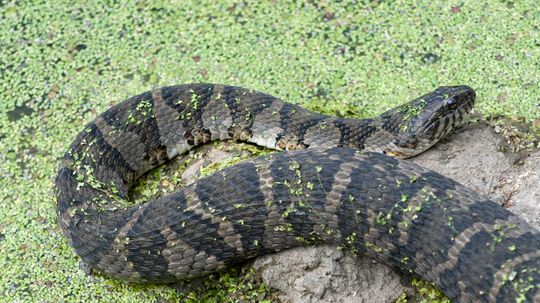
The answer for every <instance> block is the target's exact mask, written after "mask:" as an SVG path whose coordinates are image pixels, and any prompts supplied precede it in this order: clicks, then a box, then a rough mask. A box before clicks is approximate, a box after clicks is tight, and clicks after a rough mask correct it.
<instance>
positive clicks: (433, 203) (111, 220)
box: [56, 84, 540, 302]
mask: <svg viewBox="0 0 540 303" xmlns="http://www.w3.org/2000/svg"><path fill="white" fill-rule="evenodd" d="M474 99H475V93H474V91H473V90H472V89H471V88H469V87H466V86H453V87H440V88H438V89H436V90H435V91H433V92H431V93H429V94H426V95H424V96H422V97H420V98H418V99H416V100H413V101H411V102H409V103H407V104H405V105H402V106H399V107H397V108H395V109H392V110H390V111H388V112H385V113H383V114H382V115H380V116H379V117H375V118H372V119H363V120H358V119H348V118H338V117H333V116H326V115H322V114H318V113H314V112H312V111H309V110H306V109H304V108H302V107H299V106H296V105H293V104H289V103H285V102H283V101H281V100H279V99H277V98H275V97H272V96H270V95H267V94H263V93H260V92H256V91H251V90H247V89H243V88H239V87H233V86H225V85H216V84H187V85H179V86H171V87H163V88H159V89H155V90H153V91H151V92H146V93H143V94H141V95H138V96H135V97H133V98H131V99H128V100H126V101H124V102H122V103H119V104H117V105H115V106H113V107H112V108H110V109H109V110H107V111H106V112H104V113H102V114H101V115H99V116H98V117H97V118H96V119H95V120H94V121H93V122H91V123H90V124H88V125H87V126H86V127H85V129H84V130H83V131H82V132H80V133H79V134H78V135H77V137H76V139H75V140H74V142H73V143H72V145H71V146H70V148H69V150H68V152H67V153H66V154H65V156H64V157H63V159H62V163H61V166H60V169H59V171H58V175H57V177H56V190H57V214H58V223H59V225H60V227H61V228H62V231H63V233H64V235H65V236H66V237H67V238H68V239H69V242H70V245H71V246H72V247H73V248H74V249H75V251H76V252H77V254H78V255H79V256H81V258H82V259H83V261H84V262H85V263H87V264H88V265H90V267H91V268H92V269H94V270H95V271H97V272H99V273H102V274H105V275H107V276H111V277H116V278H120V279H124V280H128V281H150V282H166V281H173V280H177V279H187V278H192V277H196V276H200V275H205V274H208V273H211V272H214V271H217V270H219V269H222V268H225V267H226V266H229V265H231V264H234V263H238V262H242V261H243V260H246V259H248V258H253V257H256V256H259V255H262V254H267V253H271V252H276V251H280V250H284V249H287V248H290V247H294V246H299V245H306V244H317V243H332V244H336V245H339V246H344V247H348V248H349V249H351V250H352V251H354V252H357V253H366V254H368V255H370V256H373V257H375V258H376V259H378V260H380V261H382V262H384V263H386V264H389V265H392V266H396V267H398V268H400V269H402V270H404V271H409V272H414V273H415V274H417V275H419V276H421V277H422V278H424V279H426V280H429V281H433V282H434V283H435V285H436V286H437V287H438V288H439V289H440V290H441V291H443V293H445V294H446V295H447V296H449V297H450V298H452V299H453V300H455V301H456V302H514V301H515V302H526V301H527V302H538V301H539V300H540V291H539V287H540V286H539V284H540V234H539V233H538V231H537V230H536V229H534V228H533V227H531V226H529V225H528V224H526V223H525V222H524V221H522V220H521V219H520V218H518V217H517V216H515V215H513V214H512V213H510V212H509V211H507V210H505V209H504V208H502V207H501V206H499V205H497V204H496V203H494V202H492V201H489V200H487V199H485V198H483V197H481V196H480V195H478V194H476V193H474V192H472V191H471V190H469V189H467V188H466V187H464V186H462V185H460V184H458V183H457V182H455V181H453V180H451V179H449V178H446V177H444V176H441V175H439V174H437V173H435V172H432V171H429V170H427V169H424V168H422V167H419V166H417V165H414V164H411V163H409V162H407V161H404V160H399V159H396V158H395V157H390V156H388V155H391V156H397V157H401V158H405V157H410V156H413V155H415V154H418V153H420V152H422V151H424V150H425V149H427V148H429V147H430V146H431V145H433V144H435V143H436V142H437V141H438V140H439V139H440V138H442V137H443V136H444V135H445V134H447V133H448V132H449V131H451V130H452V129H453V128H454V126H455V125H456V124H457V123H458V122H459V121H460V120H461V119H462V118H463V117H464V116H465V115H467V114H468V112H469V111H470V109H471V108H472V106H473V104H474ZM226 139H235V140H242V141H247V142H251V143H254V144H257V145H261V146H266V147H269V148H273V149H278V150H290V151H286V152H282V153H275V154H272V155H268V156H263V157H262V158H258V159H255V160H250V161H247V162H243V163H240V164H238V165H235V166H233V167H230V168H227V169H225V170H223V171H220V172H217V173H215V174H213V175H211V176H209V177H206V178H203V179H201V180H199V181H197V182H196V183H194V184H191V185H189V186H187V187H185V188H183V189H179V190H178V191H176V192H174V193H172V194H169V195H166V196H163V197H160V198H158V199H156V200H153V201H149V202H147V203H144V204H141V205H130V204H129V202H128V190H129V188H130V187H131V186H132V185H133V183H134V181H135V180H136V179H137V178H139V177H140V176H141V175H142V174H143V173H144V172H146V171H148V170H150V169H151V168H153V167H155V166H157V165H159V164H161V163H163V162H165V161H167V160H169V159H171V158H173V157H175V156H176V155H178V154H181V153H184V152H186V151H187V150H189V149H191V148H193V147H194V146H197V145H200V144H203V143H206V142H209V141H212V140H226ZM384 154H387V155H384Z"/></svg>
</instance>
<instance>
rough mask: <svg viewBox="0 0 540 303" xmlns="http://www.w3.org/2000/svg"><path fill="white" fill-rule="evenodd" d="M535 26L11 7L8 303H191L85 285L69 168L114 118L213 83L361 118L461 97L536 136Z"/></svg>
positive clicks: (130, 6) (184, 4) (127, 7)
mask: <svg viewBox="0 0 540 303" xmlns="http://www.w3.org/2000/svg"><path fill="white" fill-rule="evenodd" d="M538 20H540V8H539V7H538V5H537V3H536V1H534V0H523V1H474V2H467V4H463V1H413V2H411V1H359V2H356V3H352V2H351V3H347V2H342V3H339V4H334V3H333V2H332V1H306V2H295V3H289V2H285V1H278V2H275V1H274V2H271V1H253V2H240V1H220V2H217V1H121V2H114V1H108V2H106V4H104V2H102V1H59V0H50V1H49V0H48V1H28V2H15V1H1V4H0V268H1V269H2V270H1V272H2V273H1V275H0V301H6V302H14V301H16V302H31V301H42V302H59V301H60V302H62V301H64V302H78V301H86V302H89V301H97V300H101V301H110V302H169V301H170V302H173V301H176V300H179V299H182V298H186V297H185V296H186V294H185V293H184V292H182V291H180V290H178V289H176V288H174V287H169V286H166V285H130V284H124V283H119V282H114V281H110V280H107V279H104V278H101V277H94V276H87V275H85V274H84V272H83V271H82V270H81V269H80V268H79V259H78V258H77V257H76V255H75V254H74V253H73V251H72V250H71V249H70V248H69V247H68V244H67V241H66V240H65V239H64V238H63V237H62V234H61V232H60V230H59V229H58V228H57V226H56V222H55V220H56V218H55V217H56V216H55V208H54V204H55V199H54V194H53V182H52V181H53V178H54V175H55V171H56V168H57V166H58V164H59V159H60V157H61V156H62V154H63V152H64V151H65V150H66V149H67V147H68V145H69V144H70V142H71V140H72V139H73V137H74V136H75V134H76V133H77V132H78V131H80V130H82V128H83V126H84V124H85V123H87V122H89V121H91V120H92V119H93V118H94V117H95V116H96V114H97V113H99V112H102V111H104V110H105V109H107V108H108V107H109V106H111V105H112V104H114V103H118V102H120V101H121V100H123V99H125V98H127V97H129V96H132V95H135V94H137V93H140V92H143V91H146V90H148V89H150V88H152V87H156V86H163V85H171V84H178V83H187V82H218V83H226V84H232V85H240V86H244V87H249V88H252V89H257V90H260V91H264V92H267V93H270V94H272V95H275V96H279V97H281V98H283V99H285V100H287V101H290V102H294V103H297V104H302V105H304V106H306V107H308V108H311V109H314V110H318V111H321V112H325V113H331V114H337V115H341V116H354V117H366V116H371V115H375V114H378V113H380V112H382V111H383V110H386V109H389V108H391V107H394V106H396V105H397V104H401V103H403V102H405V101H408V100H410V99H413V98H415V97H418V96H419V95H421V94H423V93H426V92H428V91H430V90H432V89H433V88H435V87H437V86H439V85H455V84H467V85H470V86H471V87H473V88H475V89H476V91H477V94H478V102H477V109H478V110H479V111H481V112H482V113H483V114H484V115H487V116H497V115H505V116H509V117H520V118H523V119H524V120H525V121H526V123H528V124H529V125H536V126H540V122H539V121H540V108H539V103H538V96H539V95H540V88H539V86H538V68H539V66H540V47H539V45H540V31H539V26H540V24H539V21H538ZM228 281H231V280H228ZM235 281H236V280H235ZM216 283H221V282H216ZM230 283H231V285H232V284H234V283H236V282H234V283H233V282H230ZM232 289H233V291H234V288H232ZM219 298H222V297H219V296H217V297H215V298H214V299H212V298H210V297H206V296H205V297H204V298H202V297H201V300H206V301H219V300H220V299H219ZM194 300H196V298H195V299H194Z"/></svg>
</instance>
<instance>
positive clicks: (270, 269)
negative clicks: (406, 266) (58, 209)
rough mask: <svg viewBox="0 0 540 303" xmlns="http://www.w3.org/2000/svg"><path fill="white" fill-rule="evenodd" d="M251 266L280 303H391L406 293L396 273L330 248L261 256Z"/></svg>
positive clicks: (300, 249) (309, 248)
mask: <svg viewBox="0 0 540 303" xmlns="http://www.w3.org/2000/svg"><path fill="white" fill-rule="evenodd" d="M253 267H254V268H255V269H256V270H257V271H259V273H260V274H261V276H262V279H263V280H264V281H265V283H267V284H268V285H269V286H270V287H272V288H274V289H276V290H278V291H279V298H280V299H281V300H282V301H283V302H343V303H346V302H351V303H352V302H366V303H368V302H394V301H396V299H397V298H398V297H399V296H400V295H401V294H402V293H403V292H404V291H405V290H406V287H405V286H404V283H403V282H404V281H402V280H403V279H402V278H401V275H400V274H399V273H398V272H396V271H395V270H393V269H391V268H389V267H387V266H385V265H382V264H380V263H376V262H375V261H373V260H372V259H370V258H367V257H358V256H355V255H353V254H351V253H349V252H347V251H343V250H340V249H337V248H335V247H332V246H320V247H298V248H295V249H291V250H288V251H284V252H281V253H277V254H272V255H267V256H263V257H260V258H258V259H257V260H256V261H255V262H254V264H253Z"/></svg>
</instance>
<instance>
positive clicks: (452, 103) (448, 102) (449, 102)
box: [446, 98, 457, 109]
mask: <svg viewBox="0 0 540 303" xmlns="http://www.w3.org/2000/svg"><path fill="white" fill-rule="evenodd" d="M446 106H448V107H449V108H450V109H455V108H456V107H457V102H456V99H454V98H450V99H448V100H446Z"/></svg>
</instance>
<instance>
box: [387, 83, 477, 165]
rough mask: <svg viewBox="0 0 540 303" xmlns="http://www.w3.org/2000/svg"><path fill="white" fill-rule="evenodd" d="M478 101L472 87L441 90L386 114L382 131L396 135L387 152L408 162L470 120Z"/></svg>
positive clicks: (442, 87)
mask: <svg viewBox="0 0 540 303" xmlns="http://www.w3.org/2000/svg"><path fill="white" fill-rule="evenodd" d="M475 97H476V94H475V92H474V90H473V89H472V88H470V87H468V86H464V85H463V86H441V87H439V88H437V89H436V90H434V91H433V92H431V93H428V94H426V95H423V96H422V97H420V98H418V99H415V100H413V101H411V102H409V103H406V104H404V105H402V106H399V107H397V108H394V109H392V110H390V111H388V112H386V113H384V114H382V115H381V118H382V121H383V123H382V128H383V129H385V130H386V131H389V132H391V133H393V134H394V139H393V141H392V142H389V143H388V144H387V146H386V147H385V148H383V150H384V152H385V153H386V154H389V155H392V156H397V157H400V158H408V157H412V156H415V155H417V154H419V153H422V152H423V151H425V150H427V149H428V148H430V147H431V146H433V145H434V144H435V143H437V142H438V141H439V140H440V139H441V138H443V137H444V136H445V135H446V134H448V133H449V132H451V131H452V130H453V129H455V128H456V126H458V125H459V124H460V122H462V121H463V119H464V118H465V117H466V116H468V114H469V113H470V112H471V110H472V108H473V106H474V101H475Z"/></svg>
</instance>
